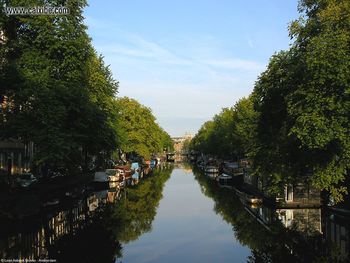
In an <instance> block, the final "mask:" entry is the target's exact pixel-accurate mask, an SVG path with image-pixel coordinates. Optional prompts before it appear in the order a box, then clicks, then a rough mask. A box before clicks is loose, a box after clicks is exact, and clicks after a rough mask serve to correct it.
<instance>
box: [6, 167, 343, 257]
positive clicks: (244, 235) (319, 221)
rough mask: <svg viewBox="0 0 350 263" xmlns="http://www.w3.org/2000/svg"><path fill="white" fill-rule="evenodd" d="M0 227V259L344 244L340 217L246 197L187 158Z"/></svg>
mask: <svg viewBox="0 0 350 263" xmlns="http://www.w3.org/2000/svg"><path fill="white" fill-rule="evenodd" d="M0 230H1V232H0V258H1V259H22V260H24V259H33V260H34V259H38V258H43V259H51V260H53V261H55V262H91V263H94V262H99V263H103V262H109V263H112V262H115V263H121V262H123V263H128V262H130V263H131V262H133V263H134V262H136V263H137V262H316V261H317V260H318V262H346V260H347V256H348V253H349V218H348V217H346V216H343V215H338V214H336V213H334V212H332V211H328V210H327V209H320V208H309V209H307V208H303V209H290V208H289V209H277V208H275V207H268V206H262V205H260V206H252V205H249V204H246V203H245V202H244V201H242V200H241V199H240V198H239V197H238V196H236V195H235V193H234V191H233V189H232V186H230V185H220V184H218V182H217V181H216V180H213V179H212V177H210V176H206V175H205V174H204V173H202V172H201V171H199V170H197V169H196V168H195V167H191V166H190V165H187V164H177V165H175V166H173V165H170V164H165V165H163V166H161V167H159V168H157V169H155V170H154V171H153V173H152V174H149V175H147V176H144V178H142V179H141V181H140V183H139V184H138V185H136V186H129V187H126V188H123V189H119V188H117V187H114V186H113V185H112V186H110V188H108V189H95V188H92V189H90V190H89V191H85V192H84V193H83V194H82V195H80V196H77V197H75V198H70V199H67V200H65V201H64V202H63V201H62V202H60V204H59V205H56V206H50V207H46V208H45V209H44V210H42V211H41V212H40V213H39V214H37V215H36V216H35V217H28V218H22V219H16V220H11V221H3V220H2V221H1V228H0ZM330 241H332V242H330ZM322 260H323V261H322ZM335 260H338V261H335ZM33 262H35V261H33ZM37 262H38V261H37Z"/></svg>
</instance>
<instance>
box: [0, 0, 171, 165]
mask: <svg viewBox="0 0 350 263" xmlns="http://www.w3.org/2000/svg"><path fill="white" fill-rule="evenodd" d="M4 4H7V5H9V4H10V5H11V6H38V5H39V6H40V5H42V4H44V3H43V2H42V1H38V0H33V1H28V0H26V1H21V0H18V1H15V0H14V1H4V0H3V1H0V6H3V5H4ZM45 4H50V5H52V6H56V5H57V6H59V5H61V1H45ZM65 5H66V6H67V7H68V8H69V9H70V14H69V15H62V16H6V15H5V14H4V13H1V14H0V31H1V33H2V35H3V39H2V40H1V41H0V45H1V48H0V88H1V93H0V94H1V97H0V99H1V106H2V107H1V109H0V110H1V111H0V125H1V129H0V138H1V139H8V138H16V139H20V140H21V141H23V142H28V141H32V142H34V145H35V160H34V161H35V164H36V165H45V164H49V165H50V166H53V167H62V166H63V167H68V168H73V167H76V166H78V165H81V164H85V166H86V165H87V163H88V161H89V158H88V156H92V155H95V156H96V155H100V154H103V156H110V155H111V154H112V152H114V151H116V149H117V148H122V149H123V150H125V151H136V152H137V153H139V154H144V155H146V157H149V155H150V152H154V151H158V150H159V149H161V148H162V147H163V146H164V147H166V145H168V144H169V139H170V137H169V135H167V134H166V133H165V132H164V131H163V130H162V129H161V128H159V126H158V125H157V124H156V123H155V118H154V117H153V115H152V114H151V112H150V111H149V110H148V112H147V114H148V115H147V114H144V111H143V110H144V107H143V106H141V105H139V104H138V103H137V102H135V101H133V102H134V104H135V105H136V104H137V107H136V108H138V109H142V110H140V111H135V112H134V114H135V118H138V119H139V122H135V123H133V124H132V125H131V126H132V127H133V129H137V128H138V129H139V130H140V136H142V135H144V137H143V138H141V137H138V138H137V139H138V141H133V142H132V143H131V142H130V140H133V136H134V135H133V134H131V133H130V130H129V127H130V126H129V125H124V121H125V119H126V118H127V117H126V116H124V115H123V114H129V116H131V115H130V112H129V110H130V109H131V108H132V109H134V108H135V107H134V105H132V103H127V102H126V101H127V100H128V99H116V94H117V91H118V82H117V81H116V80H115V79H114V78H113V77H112V73H111V71H110V69H109V68H108V66H106V65H105V64H104V61H103V58H102V57H101V56H100V55H98V54H97V52H96V51H95V50H94V48H93V47H92V44H91V39H90V38H89V36H88V35H87V32H86V30H87V28H86V26H85V25H84V23H83V22H84V21H83V20H84V18H83V16H82V12H83V8H84V7H85V6H86V1H85V0H71V1H65ZM129 101H132V100H129ZM137 114H141V115H143V114H144V116H142V117H145V118H144V119H143V118H142V117H141V116H137ZM146 115H147V116H146ZM145 123H148V125H146V124H145ZM145 128H147V131H146V132H145V133H144V134H141V133H142V132H141V130H143V129H145ZM153 128H155V130H154V131H152V133H151V132H150V129H153ZM147 136H150V137H151V139H150V138H149V137H147ZM149 140H156V141H157V143H156V146H154V147H153V148H150V149H146V148H147V147H149V146H150V143H149ZM165 141H166V143H165ZM152 142H153V141H152ZM152 146H153V144H152ZM141 148H142V149H141Z"/></svg>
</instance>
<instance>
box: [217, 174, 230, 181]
mask: <svg viewBox="0 0 350 263" xmlns="http://www.w3.org/2000/svg"><path fill="white" fill-rule="evenodd" d="M216 180H217V181H220V180H221V181H228V180H232V175H229V174H225V173H222V174H220V175H219V176H218V177H217V178H216Z"/></svg>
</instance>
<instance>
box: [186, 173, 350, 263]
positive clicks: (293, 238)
mask: <svg viewBox="0 0 350 263" xmlns="http://www.w3.org/2000/svg"><path fill="white" fill-rule="evenodd" d="M193 174H194V176H195V178H196V180H197V181H198V182H199V184H200V186H201V191H202V192H203V194H205V195H206V196H208V197H210V198H212V199H213V200H214V202H215V206H214V210H215V212H216V213H217V214H219V215H221V216H222V218H223V219H224V220H225V221H226V222H228V223H229V224H231V225H232V227H233V231H234V235H235V237H236V239H237V240H238V241H239V242H240V243H241V244H243V245H246V246H248V247H249V248H250V249H251V251H252V254H251V256H249V258H248V262H250V263H253V262H348V260H349V259H345V258H344V257H343V256H342V255H341V254H340V253H338V252H339V249H338V248H336V247H334V245H331V244H330V243H329V242H326V241H325V239H324V238H323V235H322V232H321V209H289V211H286V210H276V209H273V208H269V207H250V206H248V205H244V204H243V203H242V202H241V200H240V199H239V198H238V197H237V196H236V195H235V194H234V192H233V191H232V190H231V189H227V188H223V187H220V186H219V185H218V183H217V182H216V181H215V180H212V179H210V178H209V177H207V176H205V175H204V174H203V173H202V172H201V171H200V170H198V169H196V168H195V167H194V168H193ZM293 210H294V211H293ZM288 212H292V213H294V214H293V216H294V218H293V220H292V221H293V222H292V224H289V225H288V227H286V225H287V224H286V222H285V224H283V223H282V221H283V216H285V213H288Z"/></svg>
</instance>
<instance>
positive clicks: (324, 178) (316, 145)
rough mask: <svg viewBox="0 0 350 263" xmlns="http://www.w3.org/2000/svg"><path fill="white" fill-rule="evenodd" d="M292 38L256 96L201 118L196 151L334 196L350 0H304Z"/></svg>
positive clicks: (348, 72)
mask: <svg viewBox="0 0 350 263" xmlns="http://www.w3.org/2000/svg"><path fill="white" fill-rule="evenodd" d="M299 10H300V12H301V13H302V15H301V17H300V18H299V19H298V20H297V21H293V22H292V23H291V24H290V28H289V31H290V36H291V37H292V39H294V43H293V44H292V45H291V47H290V49H289V50H286V51H281V52H279V53H277V54H275V55H273V56H272V58H271V59H270V62H269V64H268V67H267V69H266V70H265V71H264V72H263V73H262V74H261V75H260V77H259V78H258V80H257V82H256V84H255V87H254V90H253V93H252V94H251V95H250V96H249V97H248V98H245V99H242V100H241V101H239V102H238V103H237V104H236V105H235V107H233V108H231V109H224V110H223V111H222V112H221V113H220V114H219V115H217V116H215V117H214V119H213V120H212V121H209V122H207V123H205V124H204V125H203V126H202V128H201V129H200V130H199V132H198V134H197V135H196V137H195V138H194V140H193V143H192V147H193V149H195V150H199V151H203V152H206V153H212V154H216V155H218V156H227V155H231V156H232V155H233V156H234V157H241V156H247V157H250V158H252V159H254V165H255V169H256V171H257V172H258V173H259V174H260V175H262V176H264V177H265V178H266V180H268V182H269V184H270V185H283V184H284V183H286V182H293V181H295V180H296V179H298V178H300V177H304V176H306V175H307V176H311V178H312V183H313V184H314V185H315V186H316V187H318V189H320V190H327V191H328V192H330V193H331V195H332V196H333V198H334V199H335V200H341V199H342V196H343V195H344V194H345V193H347V189H346V187H345V186H344V184H343V182H344V181H345V180H346V179H347V178H346V177H347V173H348V171H349V168H350V162H349V161H350V160H349V159H350V136H349V134H350V120H349V118H350V15H349V14H350V3H349V1H347V0H301V1H299Z"/></svg>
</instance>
